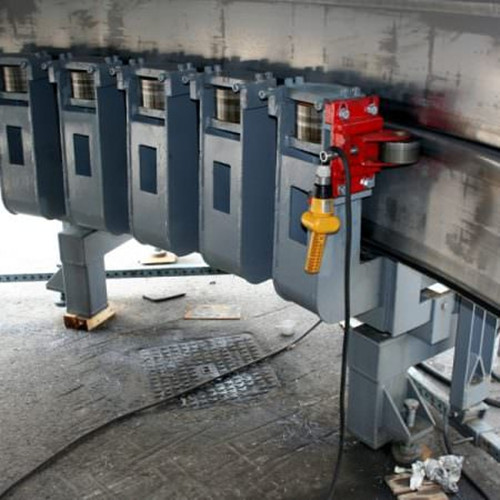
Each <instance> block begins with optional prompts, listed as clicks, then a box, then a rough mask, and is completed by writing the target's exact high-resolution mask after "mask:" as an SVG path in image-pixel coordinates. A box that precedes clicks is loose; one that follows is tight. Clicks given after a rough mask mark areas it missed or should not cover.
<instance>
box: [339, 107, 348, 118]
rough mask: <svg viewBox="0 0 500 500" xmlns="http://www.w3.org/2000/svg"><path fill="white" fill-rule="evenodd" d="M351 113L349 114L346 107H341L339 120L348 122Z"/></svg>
mask: <svg viewBox="0 0 500 500" xmlns="http://www.w3.org/2000/svg"><path fill="white" fill-rule="evenodd" d="M350 116H351V113H350V112H349V108H348V107H347V106H343V107H342V108H340V109H339V118H340V119H342V120H349V118H350Z"/></svg>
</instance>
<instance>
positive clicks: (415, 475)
mask: <svg viewBox="0 0 500 500" xmlns="http://www.w3.org/2000/svg"><path fill="white" fill-rule="evenodd" d="M463 462H464V457H461V456H458V455H443V456H442V457H439V458H438V459H434V458H428V459H427V460H426V461H425V462H422V461H420V460H417V461H416V462H414V463H413V464H412V466H411V469H412V474H411V478H410V488H411V489H412V490H413V491H416V490H418V489H419V488H420V486H422V483H423V482H424V479H425V478H426V477H427V479H430V480H431V481H434V482H435V483H437V484H439V485H441V486H442V487H443V489H444V490H445V491H446V492H448V493H456V492H457V491H458V481H459V480H460V475H461V474H462V465H463Z"/></svg>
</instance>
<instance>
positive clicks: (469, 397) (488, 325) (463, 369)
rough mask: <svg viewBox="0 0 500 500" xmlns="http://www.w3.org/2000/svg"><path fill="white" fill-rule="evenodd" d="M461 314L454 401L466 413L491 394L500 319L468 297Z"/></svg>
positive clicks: (454, 373) (453, 391) (451, 402)
mask: <svg viewBox="0 0 500 500" xmlns="http://www.w3.org/2000/svg"><path fill="white" fill-rule="evenodd" d="M458 314H459V315H458V328H457V338H456V344H455V358H454V361H453V378H452V383H451V392H450V405H451V408H452V409H453V410H454V411H457V412H459V413H463V412H464V411H465V410H468V409H470V408H472V407H474V406H476V405H478V404H480V403H481V402H482V401H483V400H484V399H485V398H486V397H488V392H489V381H490V375H491V369H492V367H493V359H494V355H495V336H496V332H497V328H498V319H497V318H496V317H495V316H493V315H492V314H490V313H488V312H487V311H485V310H484V309H483V308H482V307H479V306H477V305H475V304H473V303H472V302H470V301H469V300H466V299H464V298H462V299H461V300H460V307H459V313H458Z"/></svg>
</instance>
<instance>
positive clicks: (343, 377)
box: [327, 146, 352, 500]
mask: <svg viewBox="0 0 500 500" xmlns="http://www.w3.org/2000/svg"><path fill="white" fill-rule="evenodd" d="M330 151H331V152H332V153H334V154H336V155H337V156H338V157H339V158H340V159H341V161H342V164H343V167H344V173H345V222H344V224H345V259H344V261H345V262H344V321H345V326H344V339H343V342H342V366H341V371H340V395H339V444H338V449H337V461H336V463H335V469H334V471H333V477H332V481H331V483H330V487H329V489H328V496H327V499H328V500H332V499H333V498H334V495H335V490H336V487H337V482H338V478H339V474H340V469H341V466H342V457H343V455H344V442H345V419H346V415H345V413H346V411H345V405H346V401H345V399H346V385H347V351H348V349H349V335H350V330H351V325H350V319H351V254H352V199H351V171H350V168H349V161H348V159H347V156H346V154H345V153H344V151H343V150H342V149H340V148H337V147H333V146H332V147H331V148H330Z"/></svg>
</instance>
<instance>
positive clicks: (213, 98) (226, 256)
mask: <svg viewBox="0 0 500 500" xmlns="http://www.w3.org/2000/svg"><path fill="white" fill-rule="evenodd" d="M275 86H276V80H275V79H274V78H273V77H272V76H271V75H270V74H266V75H260V74H259V75H252V76H251V77H248V76H245V77H242V78H240V77H237V76H236V75H234V74H233V75H231V76H227V75H226V74H224V73H222V71H221V70H220V68H215V69H210V68H207V69H206V70H205V73H204V74H200V75H199V76H198V77H197V78H196V79H195V80H193V81H192V84H191V91H192V97H193V98H194V99H199V100H200V158H201V160H200V162H201V175H200V179H201V184H200V208H201V212H200V251H201V253H202V254H203V257H204V258H205V260H206V261H207V262H208V263H209V264H210V265H211V266H212V267H216V268H218V269H222V270H224V271H227V272H230V273H234V274H237V275H239V276H241V277H243V278H245V279H246V280H247V281H249V282H251V283H259V282H261V281H264V280H266V279H269V278H270V277H271V267H272V248H273V226H274V192H275V168H276V167H275V162H276V125H275V120H274V119H272V118H271V117H270V116H269V115H268V113H267V103H266V101H265V100H263V99H262V94H261V93H262V92H265V91H267V90H268V89H269V88H274V87H275Z"/></svg>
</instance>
